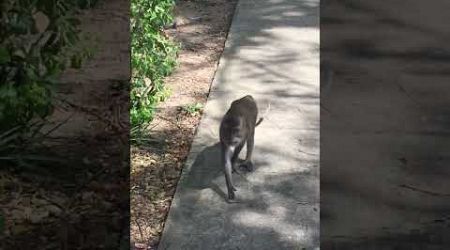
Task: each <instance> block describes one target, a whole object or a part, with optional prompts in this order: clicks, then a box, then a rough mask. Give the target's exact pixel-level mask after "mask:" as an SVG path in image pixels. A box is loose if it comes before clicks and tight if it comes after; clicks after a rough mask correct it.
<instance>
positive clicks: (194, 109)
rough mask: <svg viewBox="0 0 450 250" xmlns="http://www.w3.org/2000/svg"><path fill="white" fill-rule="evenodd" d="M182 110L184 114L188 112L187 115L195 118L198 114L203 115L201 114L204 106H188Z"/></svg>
mask: <svg viewBox="0 0 450 250" xmlns="http://www.w3.org/2000/svg"><path fill="white" fill-rule="evenodd" d="M182 110H183V111H184V112H186V113H187V114H189V115H191V116H194V115H197V114H201V112H202V111H203V104H201V103H199V102H197V103H192V104H188V105H186V106H183V107H182Z"/></svg>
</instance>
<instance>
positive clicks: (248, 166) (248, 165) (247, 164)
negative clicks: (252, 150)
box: [241, 161, 253, 172]
mask: <svg viewBox="0 0 450 250" xmlns="http://www.w3.org/2000/svg"><path fill="white" fill-rule="evenodd" d="M241 167H244V168H245V169H247V171H248V172H252V171H253V162H251V161H247V162H244V163H242V164H241Z"/></svg>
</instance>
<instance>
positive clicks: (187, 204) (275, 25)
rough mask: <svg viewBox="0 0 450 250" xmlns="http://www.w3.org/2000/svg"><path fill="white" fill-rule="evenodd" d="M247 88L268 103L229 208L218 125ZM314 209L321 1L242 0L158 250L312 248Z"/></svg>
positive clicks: (316, 225) (262, 105) (316, 199)
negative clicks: (248, 168) (251, 169)
mask: <svg viewBox="0 0 450 250" xmlns="http://www.w3.org/2000/svg"><path fill="white" fill-rule="evenodd" d="M247 94H251V95H253V97H254V98H255V100H256V101H257V103H258V106H259V110H260V113H261V114H262V113H264V111H265V109H266V107H267V105H268V104H269V103H270V106H271V108H270V111H269V113H268V114H267V116H266V118H265V120H264V121H263V123H262V124H261V125H260V126H258V128H257V129H256V135H255V151H254V159H253V160H254V165H255V170H254V172H251V173H246V172H243V173H242V175H239V174H234V176H233V178H234V181H235V186H236V187H237V189H238V191H237V192H236V197H237V200H238V203H234V204H228V203H227V202H226V186H225V177H224V175H223V170H222V167H221V164H220V146H219V144H218V142H219V135H218V133H219V123H220V120H221V118H222V116H223V115H224V114H225V112H226V110H227V109H228V107H229V105H230V104H231V102H232V101H233V100H235V99H237V98H240V97H242V96H244V95H247ZM243 151H245V150H243ZM244 155H245V152H242V153H241V158H242V157H243V156H244ZM319 215H320V210H319V1H318V0H314V1H307V0H260V1H256V0H240V2H239V4H238V6H237V9H236V13H235V16H234V19H233V23H232V26H231V30H230V33H229V36H228V40H227V43H226V46H225V51H224V53H223V55H222V58H221V60H220V64H219V68H218V70H217V72H216V75H215V79H214V81H213V83H212V87H211V93H210V96H209V98H208V102H207V104H206V107H205V112H204V115H203V117H202V121H201V123H200V125H199V128H198V131H197V134H196V137H195V139H194V142H193V145H192V148H191V152H190V155H189V158H188V160H187V163H186V165H185V167H184V169H183V173H182V177H181V179H180V182H179V184H178V187H177V191H176V193H175V197H174V200H173V202H172V206H171V208H170V212H169V215H168V218H167V221H166V225H165V228H164V232H163V236H162V239H161V242H160V246H159V249H174V250H175V249H176V250H179V249H196V250H200V249H208V250H210V249H246V250H247V249H316V248H318V247H319Z"/></svg>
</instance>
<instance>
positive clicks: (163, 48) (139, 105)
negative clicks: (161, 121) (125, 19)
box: [130, 0, 178, 128]
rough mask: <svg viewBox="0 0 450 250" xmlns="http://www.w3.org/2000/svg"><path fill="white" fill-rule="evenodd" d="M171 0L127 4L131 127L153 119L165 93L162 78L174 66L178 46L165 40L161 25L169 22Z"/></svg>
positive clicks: (143, 124) (136, 1) (144, 123)
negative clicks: (129, 28) (129, 9)
mask: <svg viewBox="0 0 450 250" xmlns="http://www.w3.org/2000/svg"><path fill="white" fill-rule="evenodd" d="M173 6H174V0H150V1H149V0H132V1H131V39H132V40H131V67H132V82H131V97H130V98H131V110H130V118H131V125H132V127H134V128H135V127H143V126H145V125H146V124H148V123H149V122H150V121H151V120H152V119H153V114H154V109H155V106H156V104H157V103H158V102H160V101H163V100H164V99H165V98H166V97H167V96H168V94H169V92H168V90H167V89H166V88H165V87H164V84H163V78H164V77H165V76H167V75H169V74H170V73H171V72H172V70H173V69H174V67H175V65H176V56H177V51H178V46H177V45H176V44H175V43H174V42H173V41H171V40H170V39H168V38H166V37H165V36H164V33H163V26H165V25H167V24H169V23H170V22H171V21H172V19H173V16H172V9H173Z"/></svg>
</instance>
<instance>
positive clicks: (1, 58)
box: [0, 0, 95, 131]
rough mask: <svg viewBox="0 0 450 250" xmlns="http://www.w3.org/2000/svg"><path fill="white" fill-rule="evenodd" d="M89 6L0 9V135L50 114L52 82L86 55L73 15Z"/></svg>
mask: <svg viewBox="0 0 450 250" xmlns="http://www.w3.org/2000/svg"><path fill="white" fill-rule="evenodd" d="M93 3H95V1H89V0H83V1H82V0H78V1H71V0H4V1H2V4H1V5H0V8H1V16H0V26H1V27H2V29H1V30H0V131H4V130H7V129H9V128H12V127H15V126H17V125H20V126H23V125H26V124H27V123H29V122H30V120H31V119H33V118H35V117H41V118H44V117H46V116H47V115H49V114H50V113H51V111H52V93H53V88H54V86H55V84H56V79H57V77H58V76H59V75H60V73H61V72H62V71H63V70H64V69H65V68H66V67H68V66H73V67H79V66H80V63H81V61H82V59H83V58H85V57H87V56H88V55H89V51H87V50H85V49H83V48H80V47H77V44H78V42H79V40H80V36H79V31H78V29H77V26H78V25H79V21H78V20H77V19H76V17H75V15H76V14H77V10H78V9H79V7H84V8H86V7H89V6H92V4H93Z"/></svg>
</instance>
